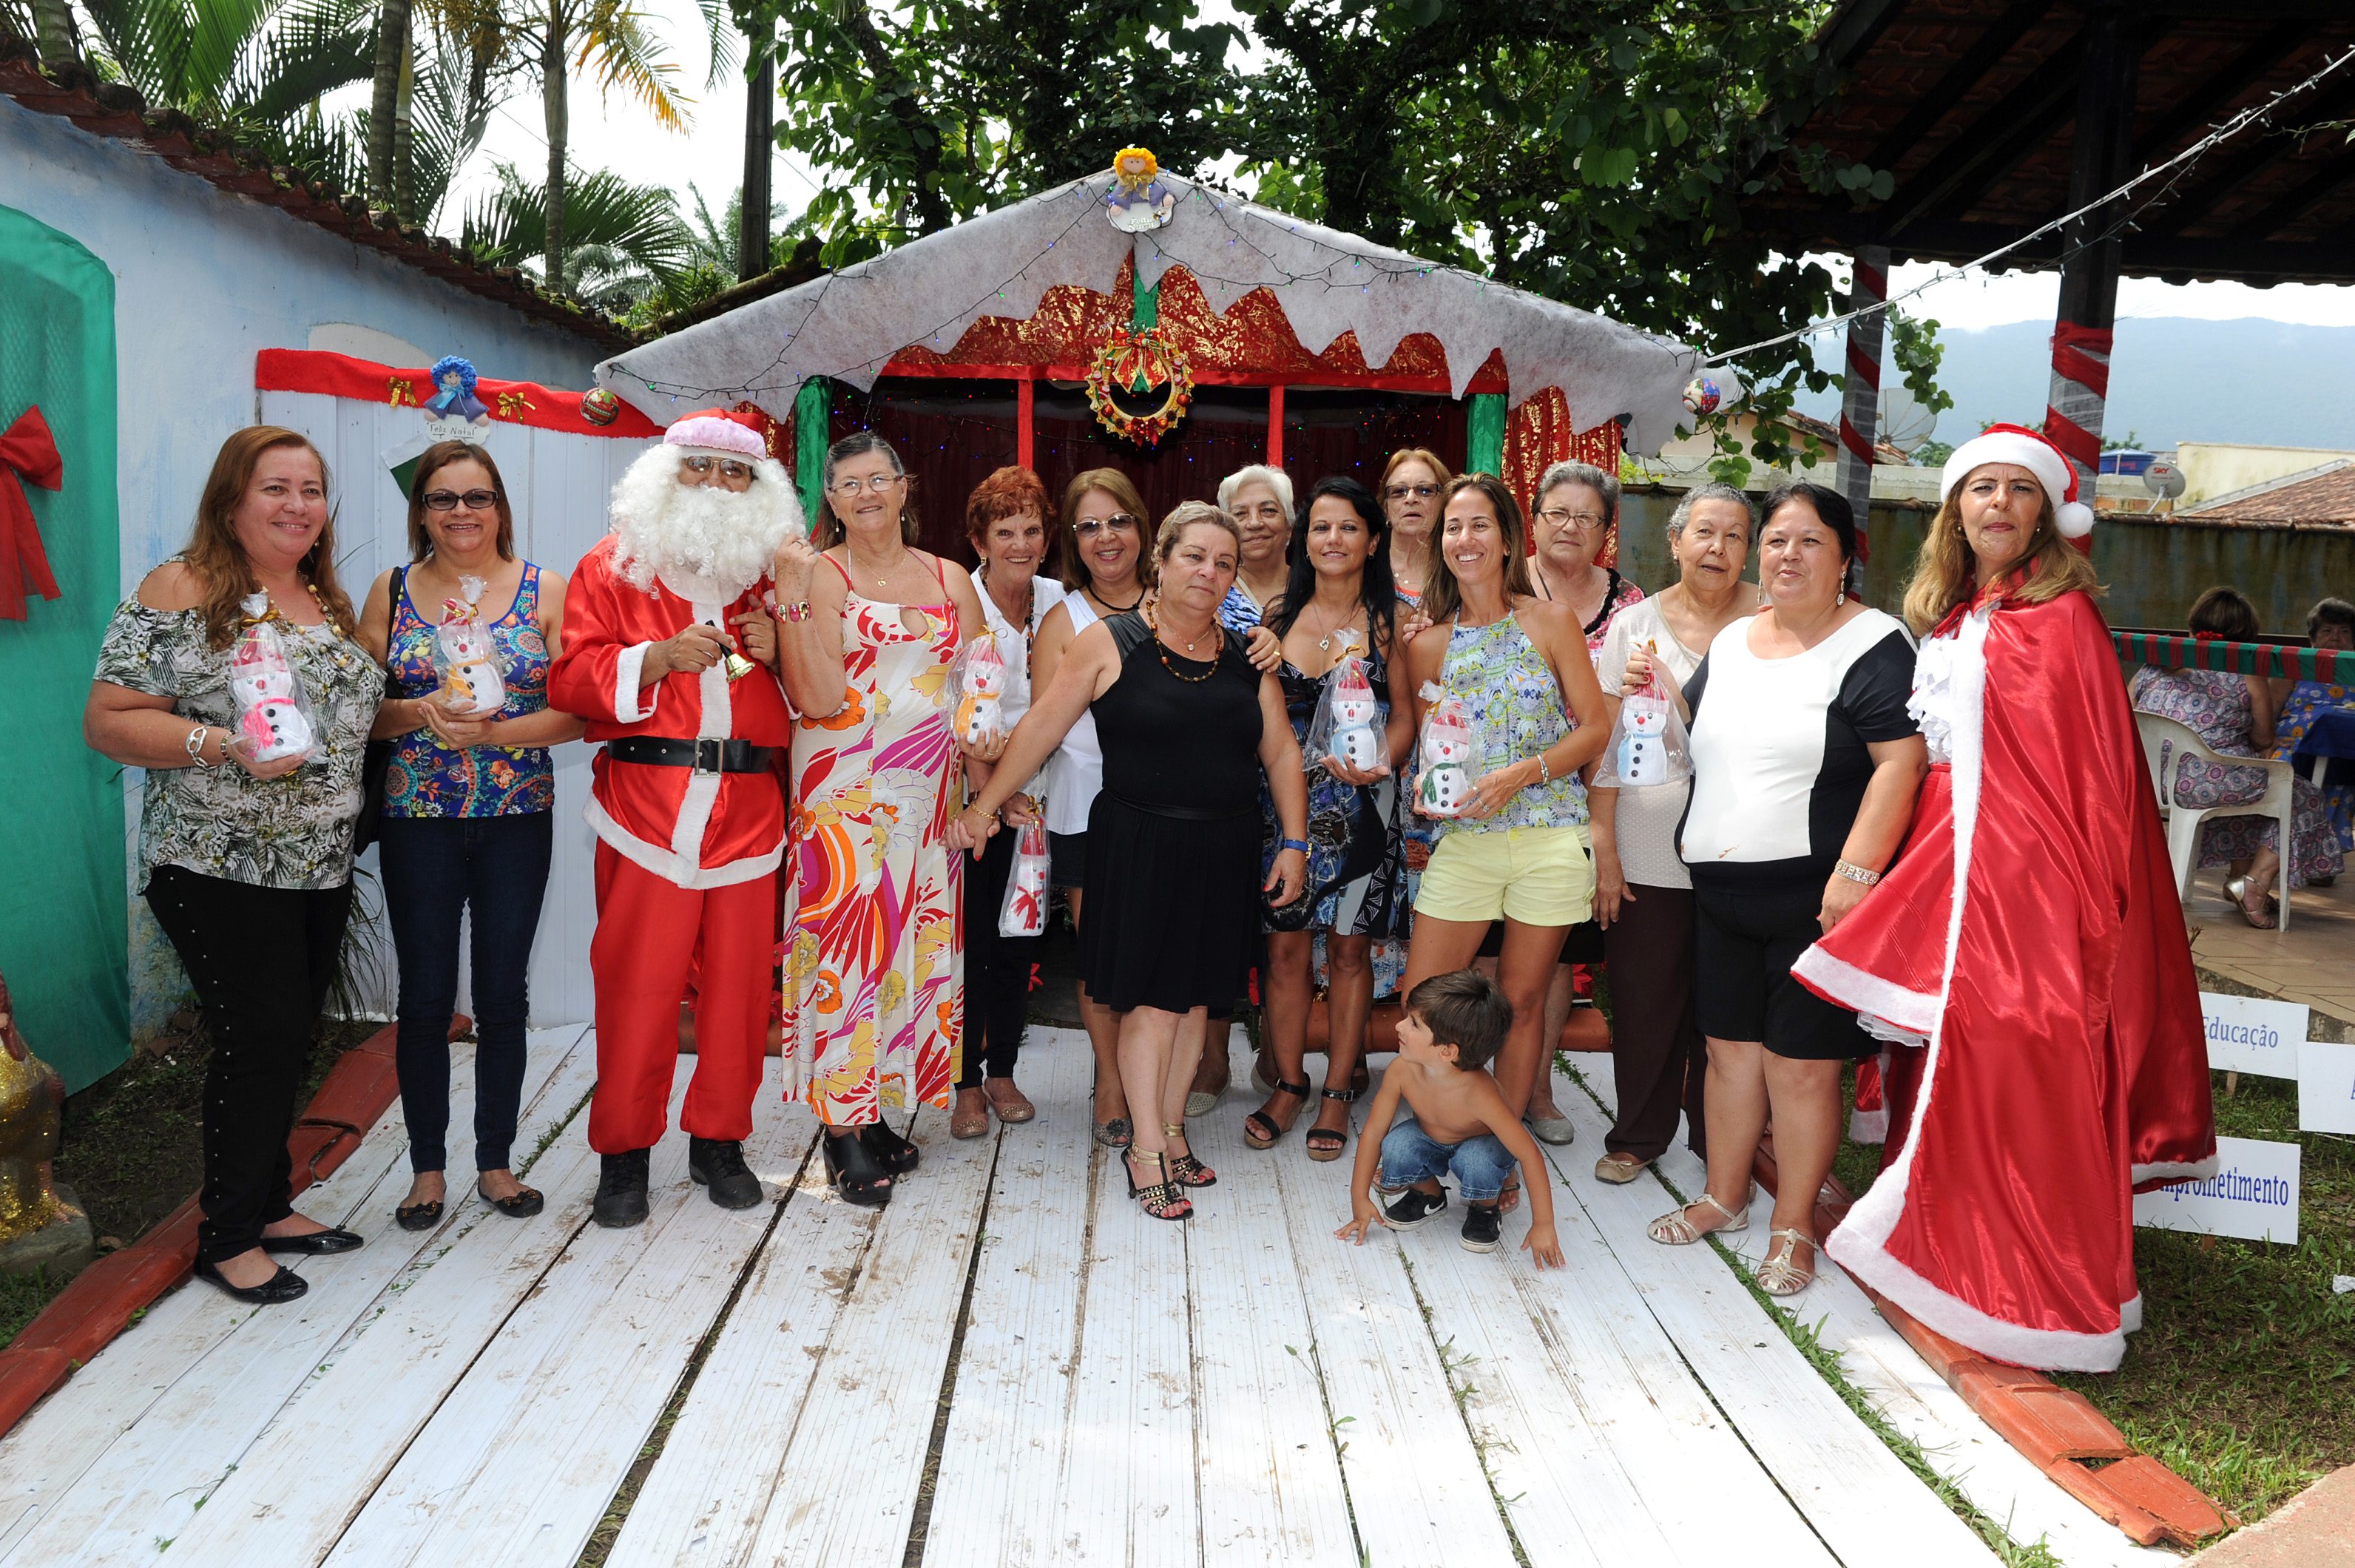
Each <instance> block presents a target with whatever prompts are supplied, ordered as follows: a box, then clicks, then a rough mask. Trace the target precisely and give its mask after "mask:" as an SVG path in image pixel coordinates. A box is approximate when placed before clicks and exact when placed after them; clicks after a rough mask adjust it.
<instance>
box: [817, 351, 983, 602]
mask: <svg viewBox="0 0 2355 1568" xmlns="http://www.w3.org/2000/svg"><path fill="white" fill-rule="evenodd" d="M1014 410H1015V387H1014V383H1013V382H1011V381H942V380H932V379H928V378H924V377H920V376H885V377H882V378H880V379H878V380H877V381H876V383H875V387H874V389H873V390H872V391H871V392H861V391H857V390H854V389H851V388H849V387H846V386H843V385H842V384H841V383H839V382H837V383H836V385H835V389H834V409H833V417H832V419H831V421H830V430H831V432H832V439H834V440H836V441H840V440H841V439H842V438H843V437H844V436H846V435H848V434H850V433H851V432H853V431H858V430H871V431H873V432H875V433H876V434H878V435H879V436H881V437H882V438H883V439H884V440H886V441H888V442H890V443H891V446H892V449H893V450H894V451H896V452H898V453H899V454H900V462H902V463H904V464H907V466H908V475H909V477H910V479H911V485H910V488H909V492H908V504H909V505H910V506H911V507H914V508H915V509H916V532H917V542H918V543H920V544H922V546H923V548H924V549H928V550H931V551H932V553H933V554H935V555H938V556H942V557H943V558H945V559H946V560H954V561H960V562H963V563H964V564H965V565H967V566H971V565H972V564H973V563H974V553H973V549H972V548H971V547H970V546H969V545H967V544H966V543H965V533H964V504H965V498H966V497H967V496H971V495H972V494H973V492H974V489H975V486H976V485H979V484H980V483H981V482H982V481H983V480H984V479H986V478H988V477H989V475H991V474H992V473H993V472H995V471H996V470H997V469H999V468H1003V467H1005V466H1006V465H1007V464H1010V463H1012V462H1013V461H1014V455H1015V429H1014Z"/></svg>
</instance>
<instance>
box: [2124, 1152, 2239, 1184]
mask: <svg viewBox="0 0 2355 1568" xmlns="http://www.w3.org/2000/svg"><path fill="white" fill-rule="evenodd" d="M2221 1168H2222V1156H2219V1155H2212V1154H2211V1155H2210V1156H2209V1157H2207V1158H2206V1159H2203V1160H2198V1161H2190V1160H2180V1159H2172V1160H2162V1161H2160V1162H2158V1163H2157V1164H2154V1165H2137V1166H2136V1167H2135V1168H2134V1169H2133V1172H2132V1176H2133V1180H2134V1184H2135V1185H2136V1186H2137V1187H2143V1186H2147V1184H2149V1183H2151V1182H2154V1181H2166V1182H2176V1181H2205V1180H2207V1179H2209V1178H2210V1177H2211V1176H2213V1175H2215V1174H2216V1172H2217V1171H2218V1170H2219V1169H2221Z"/></svg>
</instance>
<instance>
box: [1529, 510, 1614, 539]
mask: <svg viewBox="0 0 2355 1568" xmlns="http://www.w3.org/2000/svg"><path fill="white" fill-rule="evenodd" d="M1538 521H1540V522H1541V523H1549V524H1551V525H1552V526H1553V527H1555V528H1576V529H1577V530H1578V531H1579V532H1581V533H1586V534H1591V533H1593V531H1594V530H1595V529H1597V528H1601V527H1602V526H1603V521H1604V519H1603V514H1602V513H1600V512H1561V511H1556V510H1554V509H1552V508H1551V507H1549V508H1547V509H1546V510H1545V511H1542V512H1540V513H1539V514H1538Z"/></svg>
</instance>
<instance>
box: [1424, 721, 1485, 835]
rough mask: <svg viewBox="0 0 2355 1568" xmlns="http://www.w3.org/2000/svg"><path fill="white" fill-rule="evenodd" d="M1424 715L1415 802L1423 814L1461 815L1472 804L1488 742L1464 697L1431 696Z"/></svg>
mask: <svg viewBox="0 0 2355 1568" xmlns="http://www.w3.org/2000/svg"><path fill="white" fill-rule="evenodd" d="M1425 698H1426V700H1428V701H1429V702H1430V703H1431V706H1430V708H1428V709H1425V710H1424V712H1423V733H1422V735H1421V737H1420V739H1419V740H1418V741H1417V744H1416V753H1415V754H1416V756H1417V758H1418V767H1419V770H1420V771H1418V772H1417V773H1416V774H1415V779H1414V805H1415V809H1416V810H1417V811H1420V812H1421V813H1423V816H1463V815H1464V809H1465V807H1466V806H1468V805H1471V804H1472V790H1473V786H1474V785H1476V784H1478V783H1479V782H1480V775H1479V773H1477V772H1476V771H1475V770H1476V768H1477V767H1478V765H1479V762H1480V759H1481V757H1482V756H1484V755H1485V754H1486V753H1487V739H1486V737H1485V736H1484V735H1483V734H1482V732H1481V729H1480V720H1478V719H1477V718H1476V717H1475V716H1474V714H1473V712H1472V710H1471V709H1470V708H1468V707H1466V706H1465V703H1464V700H1463V699H1461V698H1459V697H1456V696H1454V695H1453V694H1450V693H1447V692H1439V693H1438V694H1437V695H1435V696H1433V695H1432V693H1431V692H1430V691H1429V690H1426V692H1425Z"/></svg>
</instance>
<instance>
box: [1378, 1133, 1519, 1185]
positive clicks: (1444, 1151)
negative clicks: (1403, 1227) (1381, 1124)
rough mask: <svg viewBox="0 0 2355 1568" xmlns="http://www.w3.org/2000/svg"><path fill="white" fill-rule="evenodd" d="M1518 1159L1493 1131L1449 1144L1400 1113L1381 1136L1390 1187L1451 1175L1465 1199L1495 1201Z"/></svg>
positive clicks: (1386, 1182) (1384, 1175)
mask: <svg viewBox="0 0 2355 1568" xmlns="http://www.w3.org/2000/svg"><path fill="white" fill-rule="evenodd" d="M1517 1163H1518V1162H1517V1161H1516V1160H1515V1159H1514V1158H1513V1157H1512V1155H1511V1154H1510V1153H1508V1151H1507V1150H1506V1148H1505V1146H1504V1145H1503V1144H1502V1143H1501V1142H1499V1141H1498V1140H1497V1135H1496V1134H1494V1133H1481V1134H1478V1135H1477V1136H1473V1137H1468V1138H1465V1140H1464V1141H1463V1142H1462V1143H1460V1144H1444V1143H1441V1142H1439V1141H1438V1140H1437V1139H1435V1138H1433V1137H1431V1136H1427V1135H1426V1134H1425V1133H1424V1132H1423V1128H1422V1127H1421V1126H1419V1125H1416V1122H1415V1119H1414V1118H1413V1117H1412V1116H1404V1115H1402V1116H1401V1117H1399V1119H1398V1120H1396V1121H1394V1122H1392V1123H1391V1130H1390V1131H1389V1132H1388V1133H1386V1134H1385V1135H1383V1137H1382V1174H1381V1183H1382V1186H1383V1188H1384V1189H1398V1188H1401V1187H1412V1186H1413V1185H1414V1184H1415V1183H1416V1182H1418V1181H1431V1180H1434V1179H1437V1178H1439V1177H1443V1176H1450V1175H1452V1176H1454V1177H1455V1190H1456V1194H1457V1195H1458V1196H1459V1197H1461V1198H1462V1199H1463V1200H1464V1201H1465V1202H1466V1203H1493V1202H1495V1201H1496V1200H1497V1197H1498V1196H1499V1195H1500V1194H1501V1193H1503V1191H1504V1190H1505V1179H1506V1178H1507V1177H1508V1176H1510V1175H1512V1174H1513V1167H1514V1165H1515V1164H1517Z"/></svg>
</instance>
